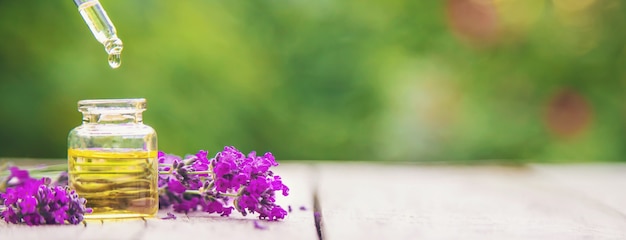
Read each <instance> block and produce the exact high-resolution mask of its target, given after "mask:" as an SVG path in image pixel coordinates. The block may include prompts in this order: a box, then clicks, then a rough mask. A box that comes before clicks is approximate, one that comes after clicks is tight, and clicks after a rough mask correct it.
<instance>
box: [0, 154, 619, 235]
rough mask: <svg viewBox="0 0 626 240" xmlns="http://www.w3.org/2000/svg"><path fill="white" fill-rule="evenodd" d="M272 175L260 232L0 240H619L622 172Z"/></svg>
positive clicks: (346, 166)
mask: <svg viewBox="0 0 626 240" xmlns="http://www.w3.org/2000/svg"><path fill="white" fill-rule="evenodd" d="M276 172H277V173H278V174H280V175H281V176H282V177H283V180H284V181H285V183H286V184H287V185H288V186H289V187H290V188H291V191H290V196H289V197H283V198H279V199H278V202H279V203H280V204H281V205H282V206H284V207H285V208H286V207H287V206H288V205H290V206H291V207H292V209H293V211H292V212H291V214H289V216H288V217H287V218H286V219H285V220H283V221H279V222H265V221H260V223H261V224H262V225H263V226H265V227H267V229H265V230H261V229H256V228H255V227H254V219H255V218H254V217H253V216H252V217H251V216H248V217H241V216H240V215H239V213H237V212H233V214H232V216H231V217H229V218H225V217H219V216H209V215H206V214H204V213H190V214H188V215H185V214H176V215H177V217H178V218H177V219H176V220H161V219H158V218H155V219H148V220H146V221H144V220H126V221H105V222H88V224H87V226H83V225H76V226H37V227H29V226H25V225H9V224H6V223H4V222H2V223H0V240H5V239H7V240H8V239H120V240H123V239H146V240H148V239H150V240H151V239H169V240H177V239H180V240H182V239H192V238H193V239H220V240H225V239H305V240H306V239H331V240H345V239H550V240H552V239H626V164H574V165H526V166H518V167H497V166H423V165H406V164H405V165H382V164H368V163H325V162H322V163H296V162H290V163H283V164H282V165H281V166H279V167H278V168H277V169H276ZM300 206H304V207H306V208H307V209H306V210H305V211H302V210H300V209H299V208H300ZM166 212H167V211H161V212H160V213H159V214H160V215H161V216H165V214H166ZM315 212H318V213H319V218H317V219H316V218H315V217H314V215H316V214H315Z"/></svg>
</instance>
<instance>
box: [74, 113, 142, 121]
mask: <svg viewBox="0 0 626 240" xmlns="http://www.w3.org/2000/svg"><path fill="white" fill-rule="evenodd" d="M89 123H96V124H124V123H143V118H142V113H141V112H123V113H120V112H111V113H104V112H100V113H91V112H84V113H83V124H89Z"/></svg>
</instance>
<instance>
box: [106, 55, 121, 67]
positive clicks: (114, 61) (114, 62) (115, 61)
mask: <svg viewBox="0 0 626 240" xmlns="http://www.w3.org/2000/svg"><path fill="white" fill-rule="evenodd" d="M121 64H122V56H121V54H119V53H117V54H115V53H113V54H109V66H111V68H118V67H120V65H121Z"/></svg>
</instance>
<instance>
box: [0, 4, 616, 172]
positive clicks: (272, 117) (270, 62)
mask: <svg viewBox="0 0 626 240" xmlns="http://www.w3.org/2000/svg"><path fill="white" fill-rule="evenodd" d="M101 2H102V5H103V6H104V8H105V9H106V11H107V12H108V15H109V17H110V18H111V20H112V21H113V23H114V24H115V25H116V27H117V31H118V35H119V36H120V38H121V39H122V40H123V41H124V45H125V48H124V52H123V54H122V66H121V67H120V68H119V69H111V68H110V67H109V66H108V64H107V61H106V58H107V57H106V53H105V52H104V49H103V47H102V45H101V44H100V43H98V42H97V41H96V40H95V39H94V37H93V36H92V34H91V32H90V31H89V29H88V28H87V26H86V24H85V22H84V21H83V19H82V18H81V16H80V14H79V13H78V11H77V9H76V7H75V5H74V3H73V2H72V1H70V0H64V1H49V0H32V1H8V0H2V1H0V36H1V37H0V141H1V142H2V144H1V145H0V156H3V157H44V158H64V157H65V156H66V138H67V133H68V132H69V130H70V129H72V128H73V127H75V126H77V125H79V124H80V120H81V115H80V113H79V112H78V111H77V110H76V102H77V101H78V100H81V99H94V98H130V97H145V98H146V99H147V100H148V111H147V112H145V114H144V120H145V122H146V123H147V124H149V125H151V126H152V127H154V128H155V129H156V130H157V132H158V133H159V147H160V149H161V150H163V151H166V152H170V153H176V154H179V155H182V154H185V153H191V152H195V151H197V150H198V149H207V150H209V151H210V155H212V154H214V153H215V151H218V150H220V149H221V148H222V147H223V146H224V145H234V146H236V147H237V148H239V149H240V150H242V151H251V150H257V151H259V152H265V151H272V152H273V153H274V154H275V155H276V156H277V158H278V159H294V160H300V159H302V160H307V159H324V160H381V161H394V160H396V161H474V160H489V159H501V160H499V161H513V162H519V161H542V162H543V161H624V160H626V148H625V147H624V146H625V144H626V135H625V133H626V128H625V125H626V121H625V120H626V119H625V118H626V108H625V104H624V103H626V101H625V100H626V99H624V98H625V97H626V95H625V94H624V89H625V88H624V87H625V85H626V34H625V31H623V30H624V29H626V14H625V13H626V2H625V1H621V0H576V1H572V0H551V1H550V0H445V1H444V0H442V1H414V0H388V1H383V0H375V1H360V0H341V1H338V0H335V1H332V0H330V1H329V0H322V1H302V0H285V1H275V0H266V1H221V0H209V1H200V0H188V1H139V0H138V1H127V0H124V1H123V0H102V1H101Z"/></svg>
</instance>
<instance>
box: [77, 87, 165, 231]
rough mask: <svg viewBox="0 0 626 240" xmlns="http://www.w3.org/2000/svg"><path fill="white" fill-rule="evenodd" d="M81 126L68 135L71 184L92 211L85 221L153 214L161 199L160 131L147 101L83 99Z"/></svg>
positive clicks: (80, 106) (80, 108) (139, 216)
mask: <svg viewBox="0 0 626 240" xmlns="http://www.w3.org/2000/svg"><path fill="white" fill-rule="evenodd" d="M78 110H79V111H80V112H81V113H82V114H83V123H82V125H80V126H78V127H76V128H74V129H72V130H71V131H70V133H69V136H68V165H69V184H70V188H72V189H74V190H75V191H76V193H78V195H79V196H81V197H84V198H85V199H87V207H90V208H92V209H93V212H92V213H91V214H87V215H85V218H86V219H120V218H142V217H153V216H155V215H156V213H157V211H158V207H159V203H158V186H157V181H158V171H157V167H158V161H157V151H158V150H157V135H156V132H155V131H154V129H152V128H151V127H150V126H148V125H145V124H144V123H143V119H142V113H143V111H145V110H146V100H145V99H100V100H81V101H79V102H78Z"/></svg>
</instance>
